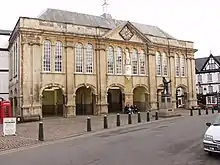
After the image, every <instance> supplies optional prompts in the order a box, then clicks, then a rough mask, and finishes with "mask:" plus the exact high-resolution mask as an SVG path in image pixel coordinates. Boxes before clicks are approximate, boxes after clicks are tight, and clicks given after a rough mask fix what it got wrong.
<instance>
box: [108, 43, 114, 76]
mask: <svg viewBox="0 0 220 165" xmlns="http://www.w3.org/2000/svg"><path fill="white" fill-rule="evenodd" d="M114 62H115V60H114V48H113V47H112V46H109V47H108V48H107V73H108V74H114V66H115V63H114Z"/></svg>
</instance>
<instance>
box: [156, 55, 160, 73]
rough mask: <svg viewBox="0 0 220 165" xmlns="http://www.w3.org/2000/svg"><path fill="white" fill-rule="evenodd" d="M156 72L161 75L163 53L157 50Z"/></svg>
mask: <svg viewBox="0 0 220 165" xmlns="http://www.w3.org/2000/svg"><path fill="white" fill-rule="evenodd" d="M156 72H157V75H161V55H160V53H159V52H156Z"/></svg>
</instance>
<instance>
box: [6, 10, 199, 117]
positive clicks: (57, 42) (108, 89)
mask: <svg viewBox="0 0 220 165" xmlns="http://www.w3.org/2000/svg"><path fill="white" fill-rule="evenodd" d="M9 51H10V63H11V66H13V67H11V69H10V96H11V97H12V98H14V100H17V103H18V104H17V106H16V107H14V113H15V114H16V115H22V116H35V115H40V116H47V115H61V116H64V117H67V116H74V115H97V114H101V113H110V112H122V111H123V108H124V106H125V104H136V105H137V106H138V108H139V109H140V110H141V111H145V110H146V109H157V108H158V107H159V106H160V93H161V91H162V89H163V85H162V77H166V79H168V80H171V84H170V87H171V93H172V105H173V108H176V106H177V104H176V103H177V101H176V100H177V97H178V95H177V90H178V89H179V88H181V89H182V90H183V91H184V92H183V93H184V96H183V98H184V103H185V107H186V108H188V107H191V106H192V105H196V104H197V101H196V100H197V99H196V84H195V69H194V68H195V59H194V52H195V51H196V50H195V49H194V48H193V42H189V41H181V40H177V39H175V38H173V37H172V36H170V35H169V34H168V33H166V32H164V31H163V30H161V29H160V28H158V27H155V26H150V25H143V24H138V23H132V22H129V21H120V20H115V19H113V18H111V16H110V15H109V14H104V15H102V16H92V15H86V14H80V13H74V12H68V11H62V10H56V9H47V10H46V11H45V12H44V13H43V14H41V15H40V16H39V17H38V18H27V17H20V18H19V20H18V22H17V24H16V26H15V28H14V30H13V33H12V35H11V37H10V43H9ZM13 63H14V64H15V65H12V64H13ZM181 97H182V96H181Z"/></svg>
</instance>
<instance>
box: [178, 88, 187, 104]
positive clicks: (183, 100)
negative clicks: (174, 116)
mask: <svg viewBox="0 0 220 165" xmlns="http://www.w3.org/2000/svg"><path fill="white" fill-rule="evenodd" d="M187 106H188V105H187V92H186V87H185V86H182V85H180V86H178V87H177V88H176V108H187Z"/></svg>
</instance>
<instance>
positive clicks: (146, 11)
mask: <svg viewBox="0 0 220 165" xmlns="http://www.w3.org/2000/svg"><path fill="white" fill-rule="evenodd" d="M103 2H104V0H37V1H30V0H11V1H7V0H2V2H1V7H0V22H1V25H0V29H9V30H12V29H13V28H14V26H15V24H16V22H17V20H18V17H19V16H27V17H37V16H38V15H39V14H40V13H41V12H42V11H43V10H45V9H46V8H57V9H63V10H69V11H75V12H81V13H87V14H93V15H101V14H102V4H103ZM107 2H108V3H109V6H108V12H109V13H110V14H111V15H112V16H113V17H114V18H116V19H123V20H128V21H132V22H139V23H145V24H150V25H156V26H159V27H160V28H161V29H163V30H164V31H166V32H168V33H169V34H171V35H172V36H173V37H175V38H178V39H182V40H190V41H193V42H194V43H195V48H197V49H199V51H198V52H197V53H196V57H204V56H208V55H209V53H210V50H211V51H212V53H213V55H220V42H218V41H219V38H220V24H219V20H220V19H219V18H220V17H219V16H220V10H219V6H220V1H219V0H135V1H131V0H107Z"/></svg>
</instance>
